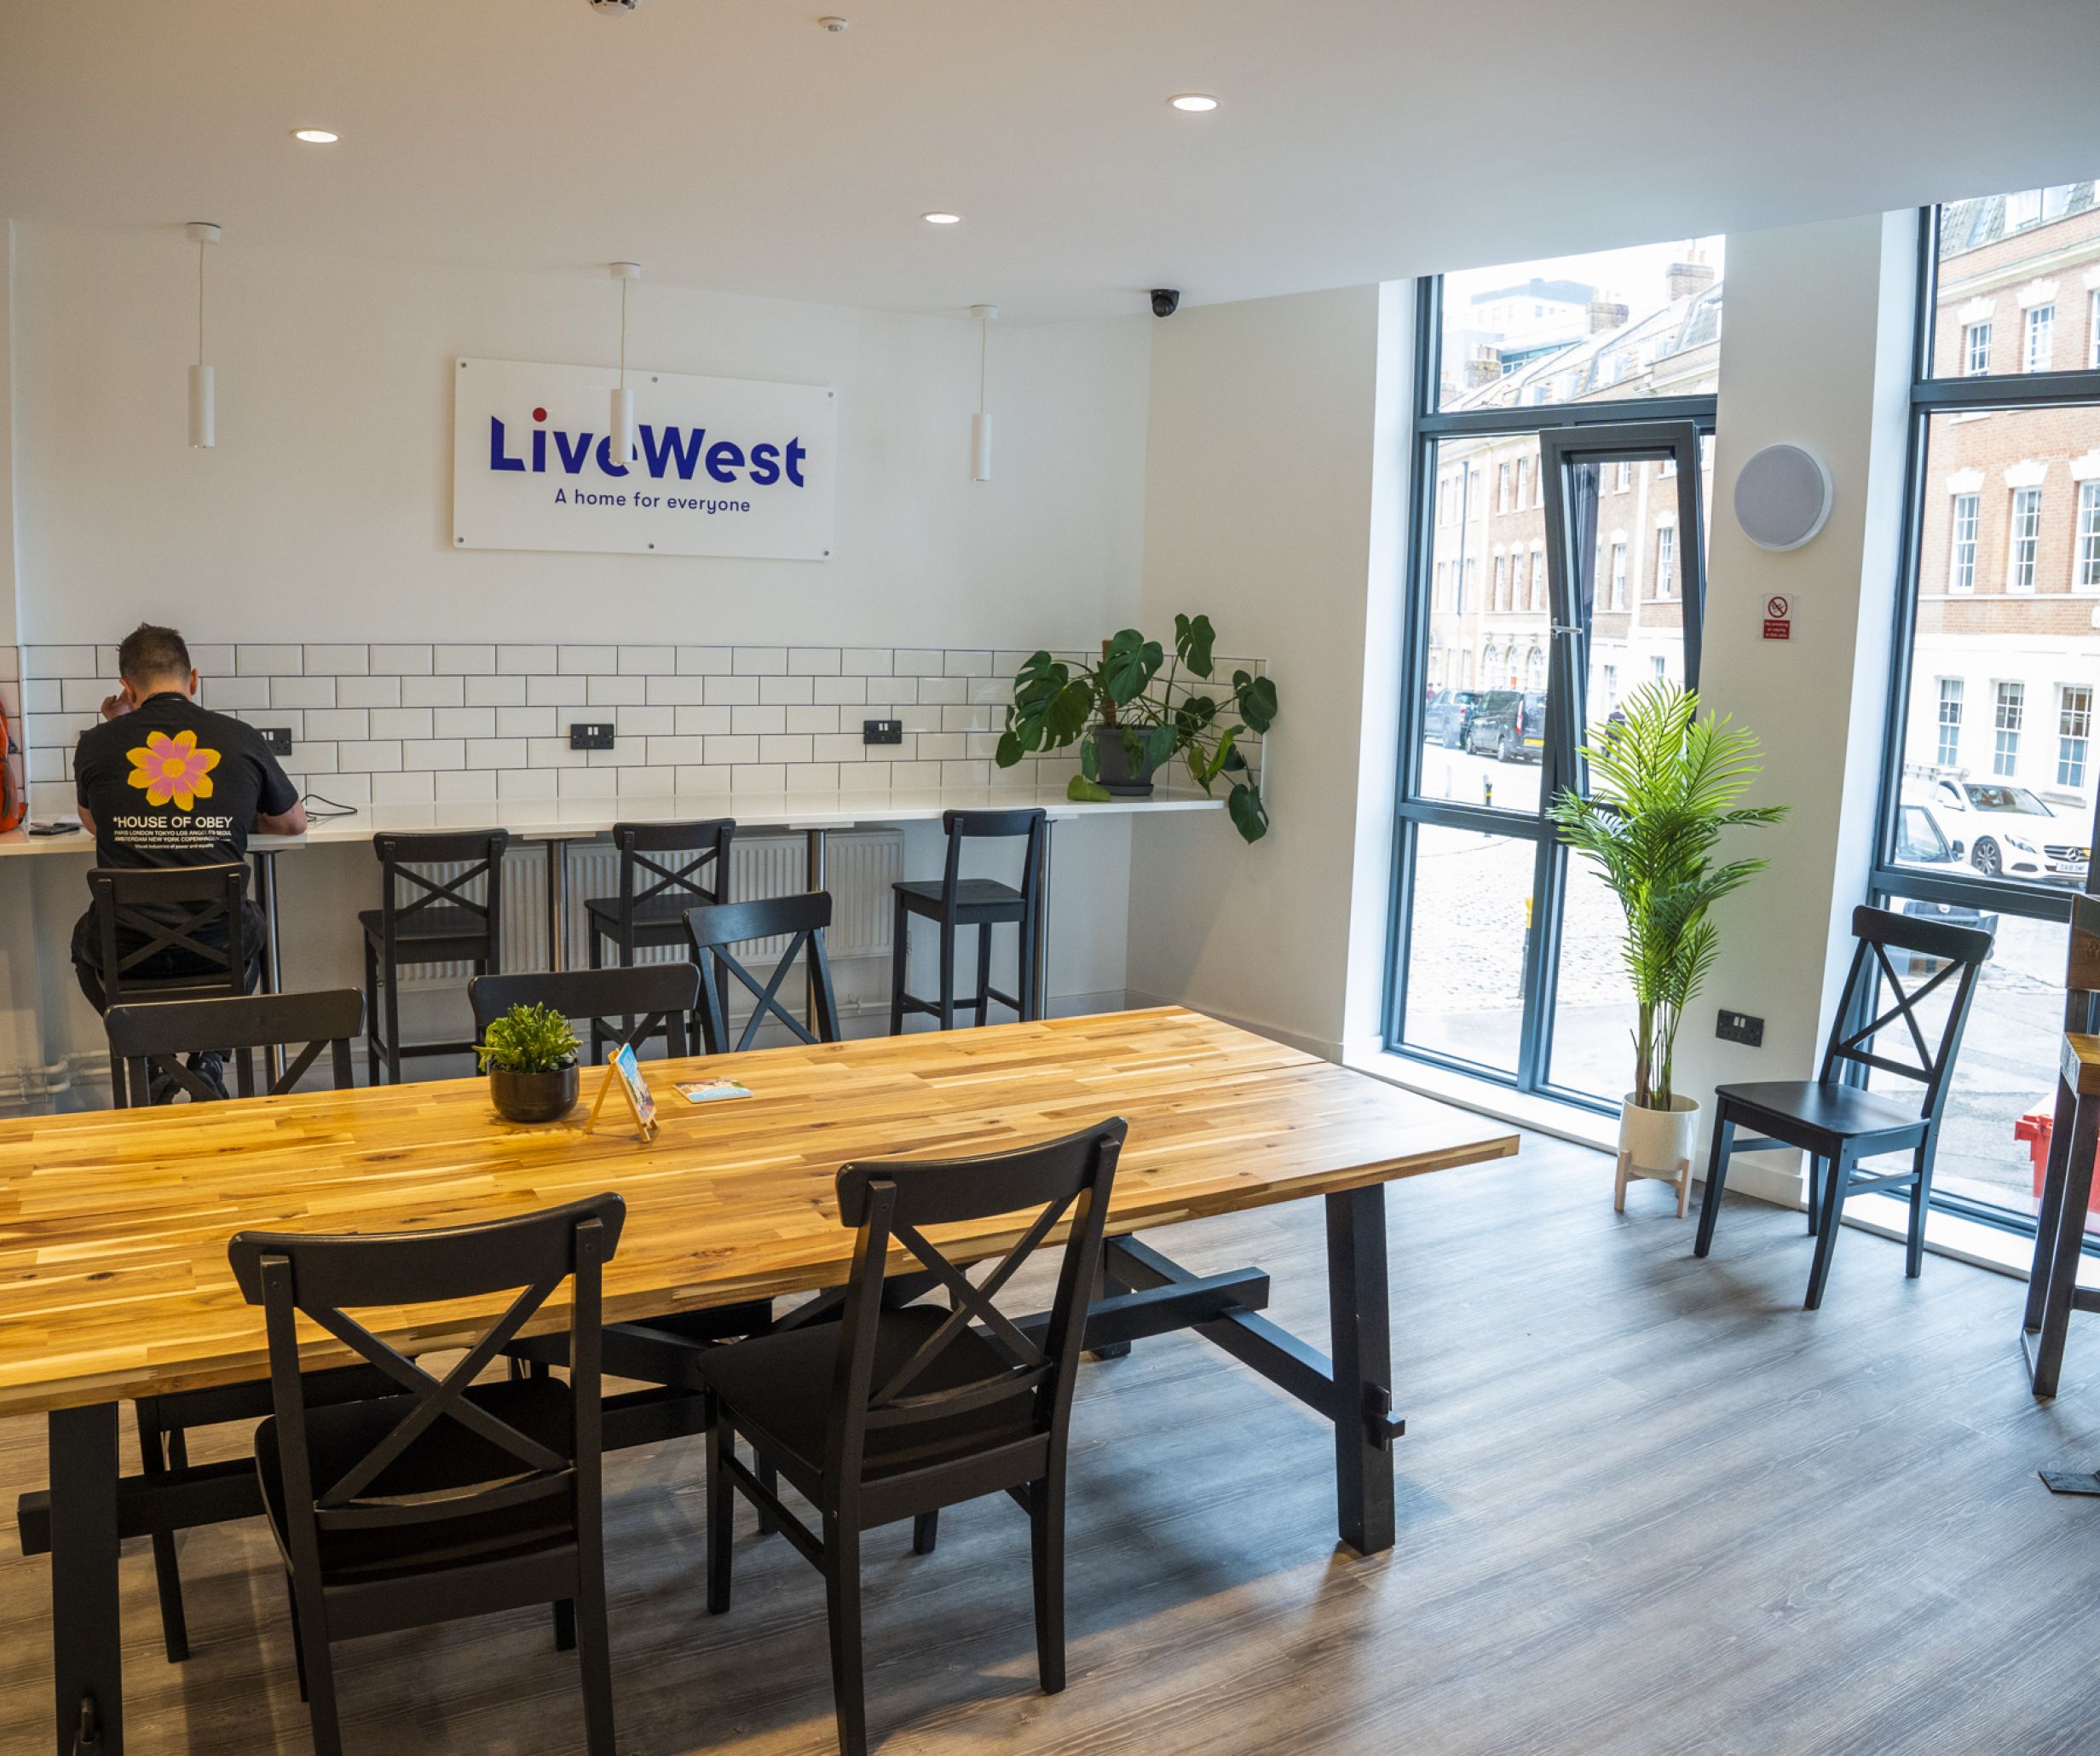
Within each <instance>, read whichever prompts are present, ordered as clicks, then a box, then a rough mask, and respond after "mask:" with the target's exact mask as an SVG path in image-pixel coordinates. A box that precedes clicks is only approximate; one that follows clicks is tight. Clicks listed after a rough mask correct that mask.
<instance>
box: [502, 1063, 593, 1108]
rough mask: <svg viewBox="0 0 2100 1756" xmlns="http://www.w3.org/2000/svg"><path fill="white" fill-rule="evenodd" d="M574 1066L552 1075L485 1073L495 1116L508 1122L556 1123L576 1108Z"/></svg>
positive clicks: (505, 1070) (507, 1072) (504, 1072)
mask: <svg viewBox="0 0 2100 1756" xmlns="http://www.w3.org/2000/svg"><path fill="white" fill-rule="evenodd" d="M576 1079H577V1073H576V1064H575V1063H574V1061H571V1062H570V1063H569V1064H568V1066H566V1067H560V1068H557V1069H556V1071H555V1072H551V1073H513V1072H511V1070H510V1069H509V1068H508V1067H491V1068H490V1069H489V1070H488V1095H489V1096H490V1097H492V1098H493V1099H494V1100H495V1104H496V1113H497V1114H498V1115H499V1116H501V1117H503V1118H505V1119H506V1120H508V1121H511V1122H558V1121H560V1120H561V1119H562V1118H563V1117H564V1116H566V1115H568V1112H570V1111H571V1110H573V1109H574V1108H575V1107H576Z"/></svg>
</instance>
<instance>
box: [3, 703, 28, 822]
mask: <svg viewBox="0 0 2100 1756" xmlns="http://www.w3.org/2000/svg"><path fill="white" fill-rule="evenodd" d="M14 757H15V750H14V737H13V736H12V735H11V734H10V733H9V731H8V710H7V708H6V705H5V704H4V703H0V835H5V834H6V833H7V832H8V831H9V829H16V828H18V827H20V823H21V821H22V819H23V818H24V817H26V816H27V815H28V814H29V788H27V787H26V785H25V784H24V783H23V782H22V780H21V778H20V769H19V768H18V767H17V765H16V764H15V760H14Z"/></svg>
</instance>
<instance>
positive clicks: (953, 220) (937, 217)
mask: <svg viewBox="0 0 2100 1756" xmlns="http://www.w3.org/2000/svg"><path fill="white" fill-rule="evenodd" d="M919 217H920V219H922V220H924V221H925V222H926V223H927V224H928V225H929V226H959V225H961V223H962V216H961V214H959V213H922V214H920V216H919Z"/></svg>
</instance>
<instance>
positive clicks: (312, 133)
mask: <svg viewBox="0 0 2100 1756" xmlns="http://www.w3.org/2000/svg"><path fill="white" fill-rule="evenodd" d="M291 137H292V139H294V140H295V141H304V142H306V143H307V145H309V147H332V146H333V145H334V144H335V143H336V142H337V141H339V140H341V139H342V138H343V136H341V135H339V134H331V133H330V132H329V131H328V130H326V129H325V128H295V129H293V130H291Z"/></svg>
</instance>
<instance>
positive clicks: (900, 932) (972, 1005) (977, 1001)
mask: <svg viewBox="0 0 2100 1756" xmlns="http://www.w3.org/2000/svg"><path fill="white" fill-rule="evenodd" d="M941 822H942V824H943V827H944V828H945V829H947V831H948V864H947V867H946V869H944V870H943V873H942V875H941V876H940V878H939V879H938V881H937V880H933V879H923V878H908V879H900V880H899V881H897V885H896V887H895V894H896V898H897V903H896V916H895V919H894V921H893V922H892V925H891V944H892V950H891V956H892V959H893V962H892V966H891V973H890V1034H891V1036H892V1037H894V1036H897V1034H898V1033H899V1032H901V1031H903V1028H904V1014H906V1013H908V1012H926V1013H931V1014H932V1015H933V1016H934V1017H935V1018H937V1019H938V1020H940V1021H941V1028H942V1029H943V1031H951V1030H953V1029H954V1028H955V1014H956V1013H957V1012H974V1013H975V1014H977V1018H976V1022H977V1023H978V1024H980V1025H982V1024H987V1023H989V1021H990V1007H991V1003H992V1002H994V1001H997V1002H999V1004H1000V1005H1001V1006H1005V1007H1009V1008H1012V1009H1013V1011H1014V1012H1016V1013H1018V1014H1019V1015H1020V1016H1021V1017H1022V1018H1024V1019H1039V1018H1041V1016H1042V996H1041V994H1039V993H1037V992H1036V944H1037V942H1038V940H1039V939H1040V938H1041V933H1042V852H1043V837H1044V835H1045V834H1046V833H1047V822H1048V820H1047V817H1045V815H1044V814H1043V813H1042V812H1040V811H950V812H943V815H942V817H941ZM1009 837H1011V838H1016V839H1018V838H1020V837H1026V838H1027V844H1028V845H1027V849H1026V851H1025V852H1024V854H1023V856H1022V860H1021V881H1020V884H1019V886H1018V887H1016V886H1013V885H1011V884H1002V883H1001V882H1000V881H998V880H997V879H995V878H965V877H964V876H963V875H962V873H961V867H962V851H963V846H964V844H965V843H966V842H969V841H972V840H984V839H987V838H1001V839H1005V838H1009ZM913 916H918V917H920V919H922V920H926V921H932V922H934V923H935V925H936V927H938V930H939V933H940V942H941V991H940V997H939V998H938V999H937V1000H922V999H920V998H919V997H918V996H916V995H914V994H912V993H910V992H909V991H907V990H906V988H905V986H904V981H905V973H906V971H907V969H908V968H909V963H910V956H911V944H910V933H911V921H912V917H913ZM1007 922H1011V923H1013V925H1015V926H1017V927H1019V928H1020V934H1019V962H1020V971H1019V979H1018V981H1017V982H1016V983H1015V984H1014V985H1015V988H1016V989H1017V992H1015V993H1013V994H1005V993H1001V991H999V990H998V989H996V988H995V987H993V986H992V928H993V927H997V926H1001V925H1003V924H1006V923H1007ZM962 927H975V928H976V929H977V991H976V993H975V995H974V996H972V997H971V998H968V999H963V1000H958V999H957V998H956V997H955V935H956V933H957V932H958V931H959V930H960V929H961V928H962Z"/></svg>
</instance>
